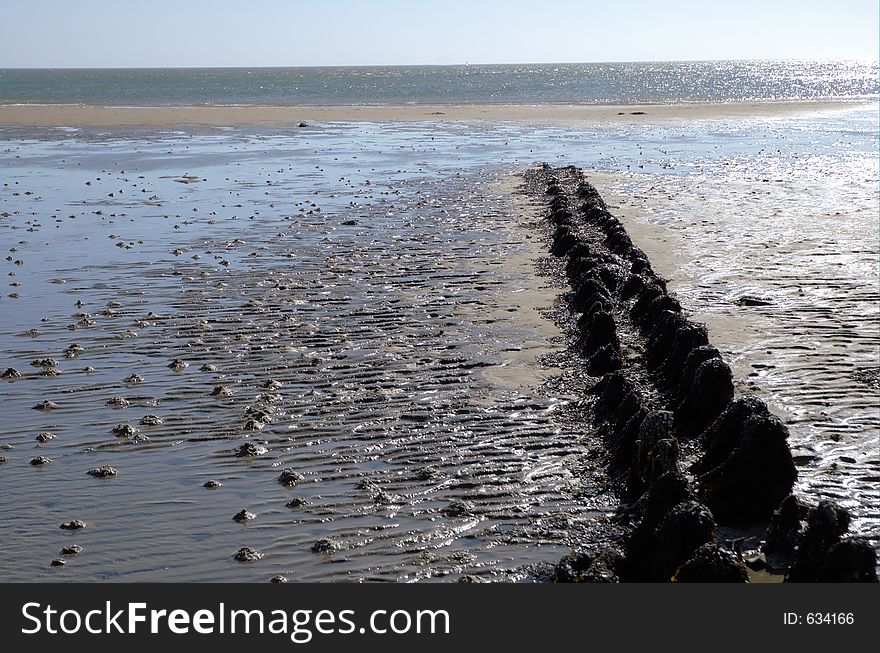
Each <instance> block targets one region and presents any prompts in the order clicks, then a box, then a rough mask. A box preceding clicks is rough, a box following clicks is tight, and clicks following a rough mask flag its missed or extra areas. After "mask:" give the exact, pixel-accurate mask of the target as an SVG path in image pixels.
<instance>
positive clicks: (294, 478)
mask: <svg viewBox="0 0 880 653" xmlns="http://www.w3.org/2000/svg"><path fill="white" fill-rule="evenodd" d="M302 480H303V475H302V474H300V473H299V472H297V471H296V470H294V469H291V468H289V467H288V468H287V469H285V470H284V471H283V472H281V474H280V475H279V476H278V482H279V483H280V484H281V485H283V486H284V487H293V486H294V485H296V484H297V483H300V482H301V481H302Z"/></svg>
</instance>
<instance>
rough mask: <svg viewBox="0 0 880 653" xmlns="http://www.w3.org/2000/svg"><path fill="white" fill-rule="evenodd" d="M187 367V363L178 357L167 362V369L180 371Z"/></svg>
mask: <svg viewBox="0 0 880 653" xmlns="http://www.w3.org/2000/svg"><path fill="white" fill-rule="evenodd" d="M187 367H189V363H187V362H186V361H185V360H183V359H180V358H175V359H174V360H173V361H171V362H170V363H168V369H170V370H174V371H175V372H182V371H183V370H185V369H186V368H187Z"/></svg>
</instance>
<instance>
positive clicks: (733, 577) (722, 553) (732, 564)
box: [672, 542, 749, 583]
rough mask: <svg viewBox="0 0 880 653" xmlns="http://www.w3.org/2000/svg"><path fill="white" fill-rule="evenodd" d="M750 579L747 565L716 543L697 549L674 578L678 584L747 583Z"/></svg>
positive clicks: (709, 543)
mask: <svg viewBox="0 0 880 653" xmlns="http://www.w3.org/2000/svg"><path fill="white" fill-rule="evenodd" d="M748 579H749V576H748V571H746V568H745V565H743V563H742V562H740V561H739V560H738V559H737V557H736V556H735V555H734V554H733V552H731V551H728V550H727V549H725V548H723V547H722V546H720V545H719V544H716V543H715V542H707V543H706V544H703V545H702V546H700V547H697V550H696V551H694V553H693V555H691V557H690V558H688V559H687V561H686V562H685V563H684V564H683V565H682V566H681V567H679V568H678V571H676V572H675V575H674V576H673V577H672V580H673V581H674V582H676V583H745V582H747V581H748Z"/></svg>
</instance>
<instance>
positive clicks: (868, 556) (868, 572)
mask: <svg viewBox="0 0 880 653" xmlns="http://www.w3.org/2000/svg"><path fill="white" fill-rule="evenodd" d="M816 580H818V581H819V582H820V583H876V582H877V552H876V551H874V549H873V548H871V546H870V545H869V544H868V543H867V542H865V541H864V540H861V539H858V538H852V539H848V540H844V541H843V542H840V543H838V544H835V545H833V546H832V547H831V549H829V551H828V555H826V556H825V561H824V562H823V563H822V567H821V568H820V569H819V574H818V576H817V578H816Z"/></svg>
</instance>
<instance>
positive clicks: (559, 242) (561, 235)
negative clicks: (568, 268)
mask: <svg viewBox="0 0 880 653" xmlns="http://www.w3.org/2000/svg"><path fill="white" fill-rule="evenodd" d="M576 243H577V237H576V236H575V235H574V234H573V233H571V230H570V229H569V228H568V227H566V226H561V227H558V228H557V229H556V233H555V234H553V245H552V247H551V248H550V253H551V254H553V255H554V256H565V255H566V254H568V252H569V251H570V250H571V248H572V247H574V245H575V244H576Z"/></svg>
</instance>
